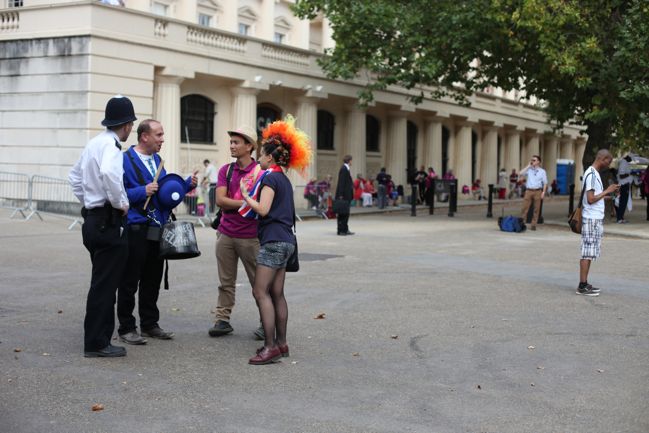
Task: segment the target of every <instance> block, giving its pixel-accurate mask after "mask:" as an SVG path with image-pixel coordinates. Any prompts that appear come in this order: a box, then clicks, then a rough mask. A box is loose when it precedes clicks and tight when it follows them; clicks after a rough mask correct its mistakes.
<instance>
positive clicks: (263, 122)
mask: <svg viewBox="0 0 649 433" xmlns="http://www.w3.org/2000/svg"><path fill="white" fill-rule="evenodd" d="M281 116H282V111H281V110H280V109H279V108H277V107H276V106H274V105H272V104H259V105H257V125H256V128H257V138H258V139H260V138H261V131H262V130H263V129H264V128H265V127H266V126H267V125H268V124H269V123H273V122H274V121H276V120H279V119H280V118H281ZM257 141H258V142H260V141H261V140H257Z"/></svg>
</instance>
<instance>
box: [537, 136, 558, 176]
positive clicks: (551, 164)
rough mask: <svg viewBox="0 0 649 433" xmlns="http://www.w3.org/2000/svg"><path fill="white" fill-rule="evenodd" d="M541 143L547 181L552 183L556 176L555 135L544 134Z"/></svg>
mask: <svg viewBox="0 0 649 433" xmlns="http://www.w3.org/2000/svg"><path fill="white" fill-rule="evenodd" d="M544 141H545V143H544V144H543V154H544V155H545V157H544V158H543V163H542V164H541V165H542V166H543V168H545V172H546V173H547V175H548V182H550V183H552V181H553V180H554V179H556V178H557V142H558V140H557V137H556V136H555V135H546V136H545V140H544Z"/></svg>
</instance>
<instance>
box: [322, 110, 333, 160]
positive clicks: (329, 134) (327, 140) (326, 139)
mask: <svg viewBox="0 0 649 433" xmlns="http://www.w3.org/2000/svg"><path fill="white" fill-rule="evenodd" d="M335 125H336V122H335V121H334V115H333V114H331V113H330V112H328V111H325V110H318V149H323V150H333V149H334V127H335Z"/></svg>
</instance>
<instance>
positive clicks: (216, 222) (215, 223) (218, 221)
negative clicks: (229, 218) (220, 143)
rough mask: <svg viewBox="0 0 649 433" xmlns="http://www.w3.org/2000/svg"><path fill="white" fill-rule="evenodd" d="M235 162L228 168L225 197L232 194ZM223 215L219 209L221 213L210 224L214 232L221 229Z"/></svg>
mask: <svg viewBox="0 0 649 433" xmlns="http://www.w3.org/2000/svg"><path fill="white" fill-rule="evenodd" d="M234 164H235V163H234V162H231V163H230V166H229V167H228V173H227V174H226V175H225V195H226V196H227V195H228V194H229V193H230V180H231V179H232V171H233V170H234ZM222 215H223V210H221V208H219V211H218V212H217V213H216V216H215V217H214V219H213V220H212V224H210V227H212V228H213V229H214V230H216V229H218V228H219V224H221V216H222Z"/></svg>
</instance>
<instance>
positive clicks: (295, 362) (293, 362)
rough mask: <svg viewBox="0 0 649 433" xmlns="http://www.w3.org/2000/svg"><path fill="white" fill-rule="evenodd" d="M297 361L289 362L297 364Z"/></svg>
mask: <svg viewBox="0 0 649 433" xmlns="http://www.w3.org/2000/svg"><path fill="white" fill-rule="evenodd" d="M298 362H299V361H291V364H293V365H295V364H297V363H298Z"/></svg>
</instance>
